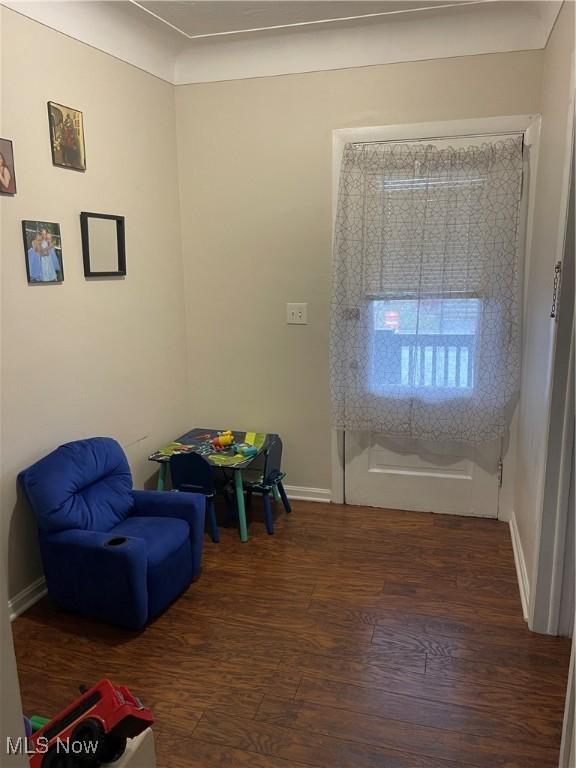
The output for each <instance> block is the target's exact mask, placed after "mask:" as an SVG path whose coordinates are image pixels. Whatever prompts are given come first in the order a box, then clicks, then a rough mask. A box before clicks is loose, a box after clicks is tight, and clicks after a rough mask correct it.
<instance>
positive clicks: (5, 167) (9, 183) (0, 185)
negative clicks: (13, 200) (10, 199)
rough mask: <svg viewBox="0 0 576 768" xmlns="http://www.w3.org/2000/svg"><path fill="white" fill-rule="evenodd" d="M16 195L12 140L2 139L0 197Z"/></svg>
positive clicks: (0, 145) (0, 142)
mask: <svg viewBox="0 0 576 768" xmlns="http://www.w3.org/2000/svg"><path fill="white" fill-rule="evenodd" d="M15 194H16V171H15V170H14V149H13V147H12V142H11V141H10V139H0V195H15Z"/></svg>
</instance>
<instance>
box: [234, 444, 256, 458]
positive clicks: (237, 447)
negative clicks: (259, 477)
mask: <svg viewBox="0 0 576 768" xmlns="http://www.w3.org/2000/svg"><path fill="white" fill-rule="evenodd" d="M234 451H235V452H236V453H239V454H241V455H242V456H244V457H245V458H248V457H250V456H256V454H257V453H258V448H256V446H255V445H250V443H235V444H234Z"/></svg>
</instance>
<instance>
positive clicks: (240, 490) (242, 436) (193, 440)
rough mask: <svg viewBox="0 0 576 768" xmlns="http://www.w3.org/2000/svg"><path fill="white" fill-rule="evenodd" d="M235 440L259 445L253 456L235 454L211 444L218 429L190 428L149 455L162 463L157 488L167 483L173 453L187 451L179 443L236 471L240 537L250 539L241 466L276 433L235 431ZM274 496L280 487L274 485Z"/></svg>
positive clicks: (213, 463)
mask: <svg viewBox="0 0 576 768" xmlns="http://www.w3.org/2000/svg"><path fill="white" fill-rule="evenodd" d="M232 434H233V435H234V441H235V442H237V443H250V444H252V445H255V446H256V448H258V453H256V454H255V455H254V456H249V457H244V456H241V455H240V454H232V453H231V451H226V450H225V451H220V452H218V451H216V450H214V449H211V448H210V440H211V439H212V438H213V437H216V436H217V435H218V430H216V429H200V428H197V429H191V430H190V432H186V434H185V435H182V437H179V438H178V439H177V440H175V441H174V442H173V443H169V444H168V445H167V446H165V447H164V448H161V449H160V450H158V451H155V452H154V453H152V454H151V455H150V456H149V457H148V459H149V461H155V462H157V463H158V464H160V471H159V472H158V482H157V485H156V489H157V490H158V491H163V490H164V489H165V487H166V474H167V472H168V466H169V464H170V456H172V455H174V454H175V453H188V451H187V450H185V449H184V450H182V449H181V450H178V446H190V447H189V451H190V452H193V453H200V454H201V455H202V456H204V458H205V459H206V461H208V462H209V463H210V464H211V465H212V466H213V467H217V468H219V469H230V470H232V472H233V474H234V490H235V493H236V505H237V507H238V521H239V525H238V528H239V532H240V540H241V541H248V526H247V525H246V508H245V506H244V485H243V482H242V470H244V469H248V467H249V466H250V465H251V464H252V462H253V461H254V460H255V459H256V458H258V456H260V455H261V454H262V453H263V452H264V451H265V450H266V448H267V447H268V446H269V445H270V444H271V443H272V442H273V441H274V439H275V438H276V437H277V435H273V434H264V433H262V432H233V433H232ZM274 491H275V493H274V497H275V498H276V493H277V490H276V488H274Z"/></svg>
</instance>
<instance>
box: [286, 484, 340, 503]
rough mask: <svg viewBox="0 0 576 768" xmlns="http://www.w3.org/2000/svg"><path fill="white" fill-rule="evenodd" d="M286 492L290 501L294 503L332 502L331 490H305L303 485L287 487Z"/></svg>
mask: <svg viewBox="0 0 576 768" xmlns="http://www.w3.org/2000/svg"><path fill="white" fill-rule="evenodd" d="M284 490H285V491H286V495H287V496H288V498H289V499H294V501H325V502H330V501H331V500H332V492H331V491H330V489H329V488H305V487H304V486H301V485H285V486H284Z"/></svg>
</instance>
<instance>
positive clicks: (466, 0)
mask: <svg viewBox="0 0 576 768" xmlns="http://www.w3.org/2000/svg"><path fill="white" fill-rule="evenodd" d="M130 2H131V3H132V4H133V5H135V6H137V7H138V8H140V9H141V10H142V11H144V12H145V13H149V14H150V16H153V17H154V18H155V19H158V21H160V22H162V23H163V24H166V25H167V26H169V27H170V28H171V29H173V30H175V31H176V32H178V33H179V34H181V35H183V36H184V37H186V38H187V39H188V40H201V39H204V38H209V37H226V36H229V35H247V34H250V33H253V32H273V31H277V30H280V29H295V28H299V27H310V26H313V25H318V24H338V23H339V22H340V23H343V22H350V21H360V20H363V19H376V18H380V17H383V16H396V15H399V14H406V13H421V12H422V11H436V10H442V9H445V8H456V7H459V6H461V5H479V4H480V3H482V4H485V3H495V2H498V0H460V2H447V3H441V2H439V3H438V4H437V5H433V6H431V5H426V6H420V7H417V8H402V9H398V10H394V11H379V12H376V13H359V14H357V15H354V16H336V17H333V18H327V19H312V20H310V21H295V22H291V23H290V24H269V25H267V26H264V27H252V28H249V29H230V30H227V31H224V32H205V33H203V34H198V35H189V34H188V32H185V31H184V30H183V29H180V27H178V26H176V25H175V24H172V22H171V21H168V19H165V18H164V17H163V16H160V15H159V14H157V13H154V11H152V10H151V9H150V8H147V7H146V6H145V5H142V3H140V2H138V0H130Z"/></svg>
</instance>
